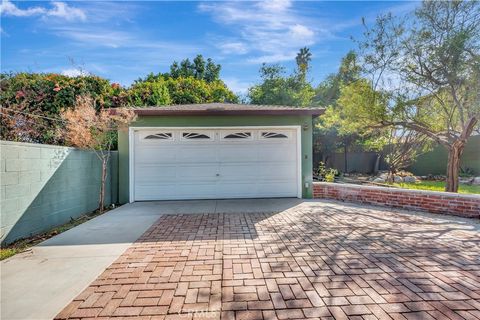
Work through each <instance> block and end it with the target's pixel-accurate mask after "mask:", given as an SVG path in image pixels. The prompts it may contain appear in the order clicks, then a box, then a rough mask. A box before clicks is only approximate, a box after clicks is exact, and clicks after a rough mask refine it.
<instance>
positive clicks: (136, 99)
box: [127, 78, 172, 106]
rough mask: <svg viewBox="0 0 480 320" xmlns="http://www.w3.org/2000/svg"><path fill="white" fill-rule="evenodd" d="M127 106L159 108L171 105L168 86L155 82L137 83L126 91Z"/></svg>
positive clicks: (164, 82)
mask: <svg viewBox="0 0 480 320" xmlns="http://www.w3.org/2000/svg"><path fill="white" fill-rule="evenodd" d="M127 92H128V93H127V96H128V104H129V105H132V106H161V105H167V104H171V103H172V99H171V98H170V92H169V87H168V84H167V82H166V81H165V80H163V79H162V78H160V79H158V80H157V81H152V82H150V81H148V82H138V83H135V84H133V85H132V86H131V87H130V88H129V89H128V90H127Z"/></svg>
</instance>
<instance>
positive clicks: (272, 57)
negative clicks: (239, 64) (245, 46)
mask: <svg viewBox="0 0 480 320" xmlns="http://www.w3.org/2000/svg"><path fill="white" fill-rule="evenodd" d="M295 55H296V51H290V52H287V53H276V54H266V55H262V56H258V57H253V58H249V59H247V62H248V63H253V64H259V63H277V62H282V61H286V60H292V59H293V58H294V57H295Z"/></svg>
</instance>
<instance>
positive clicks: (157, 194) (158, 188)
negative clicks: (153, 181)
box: [135, 184, 177, 201]
mask: <svg viewBox="0 0 480 320" xmlns="http://www.w3.org/2000/svg"><path fill="white" fill-rule="evenodd" d="M176 194H177V192H176V190H175V188H172V186H171V185H170V184H168V185H155V186H138V187H136V188H135V199H136V200H140V201H142V200H157V199H158V200H166V199H170V198H174V197H176Z"/></svg>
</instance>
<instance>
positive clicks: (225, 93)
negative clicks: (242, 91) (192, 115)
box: [166, 77, 238, 104]
mask: <svg viewBox="0 0 480 320" xmlns="http://www.w3.org/2000/svg"><path fill="white" fill-rule="evenodd" d="M166 83H167V87H168V91H169V94H170V98H171V103H172V104H188V103H209V102H236V101H237V99H238V98H237V96H235V94H234V93H233V92H232V91H230V90H229V89H228V88H227V87H226V86H225V84H224V83H223V82H222V81H214V82H210V83H209V82H206V81H205V80H200V79H195V78H193V77H188V78H177V79H172V78H170V79H168V80H167V81H166Z"/></svg>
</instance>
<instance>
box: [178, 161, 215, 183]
mask: <svg viewBox="0 0 480 320" xmlns="http://www.w3.org/2000/svg"><path fill="white" fill-rule="evenodd" d="M217 173H218V165H217V164H216V163H215V164H207V165H205V164H204V165H181V164H179V165H178V166H177V177H178V179H179V180H181V181H186V182H188V181H197V180H199V181H202V180H205V179H208V180H212V181H216V179H217Z"/></svg>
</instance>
